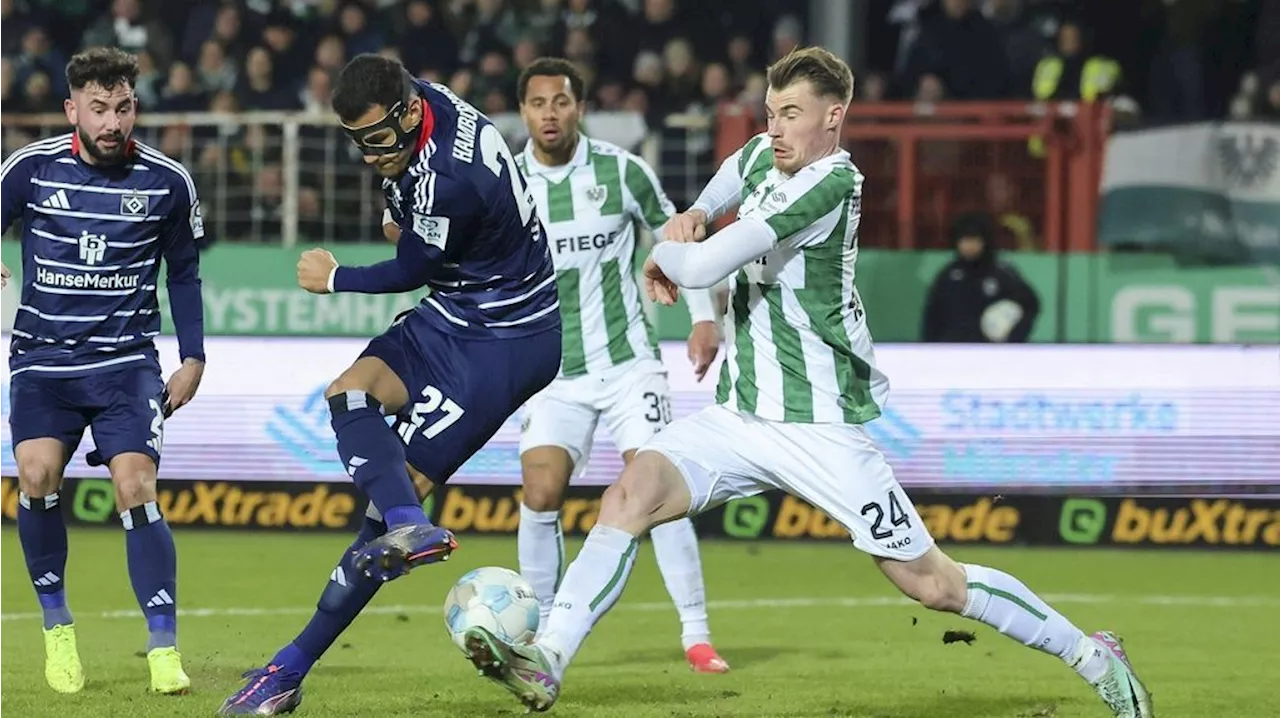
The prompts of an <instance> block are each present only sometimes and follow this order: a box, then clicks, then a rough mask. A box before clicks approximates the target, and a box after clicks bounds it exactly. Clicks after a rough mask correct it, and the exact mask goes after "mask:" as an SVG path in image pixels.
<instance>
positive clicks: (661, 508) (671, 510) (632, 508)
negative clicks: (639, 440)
mask: <svg viewBox="0 0 1280 718" xmlns="http://www.w3.org/2000/svg"><path fill="white" fill-rule="evenodd" d="M688 511H689V490H688V487H687V486H686V485H685V483H684V480H683V478H681V476H680V474H679V472H677V471H676V469H675V467H674V466H672V464H671V462H670V460H668V459H667V458H666V457H665V456H663V455H662V454H659V453H657V452H652V451H644V452H640V453H639V454H637V455H636V458H635V459H634V460H633V461H632V462H631V463H630V464H628V465H627V468H626V469H624V470H623V471H622V476H621V478H619V479H618V480H617V481H616V482H615V483H614V484H613V485H612V486H610V487H609V488H608V489H606V490H605V492H604V496H603V497H602V498H601V501H600V518H599V520H598V522H599V523H601V524H604V525H605V526H613V527H614V528H620V529H623V530H625V531H628V532H629V533H632V534H634V535H637V536H638V535H640V534H642V533H644V532H646V531H648V530H649V529H650V528H652V527H653V526H656V525H658V524H660V523H664V522H667V521H670V520H672V519H674V518H679V517H680V516H684V515H686V514H687V513H688Z"/></svg>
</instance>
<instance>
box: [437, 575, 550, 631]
mask: <svg viewBox="0 0 1280 718" xmlns="http://www.w3.org/2000/svg"><path fill="white" fill-rule="evenodd" d="M444 624H445V627H446V628H447V629H449V637H450V638H452V639H453V642H454V644H455V645H457V646H458V648H459V649H461V650H462V651H463V652H465V651H466V646H465V641H466V636H465V635H464V634H465V633H466V632H467V629H468V628H471V627H473V626H480V627H482V628H485V629H488V630H489V631H490V632H492V633H493V635H495V636H497V637H498V638H500V639H502V640H504V641H507V642H509V643H530V642H532V641H533V637H534V635H536V634H537V632H538V596H537V594H535V593H534V592H533V587H532V586H530V585H529V582H528V581H526V580H524V577H523V576H521V575H520V574H518V573H516V572H515V571H512V570H510V569H506V568H501V567H498V566H485V567H484V568H477V569H475V570H474V571H469V572H467V573H466V574H464V575H463V576H462V578H460V579H458V582H457V583H455V584H453V588H451V589H449V595H448V596H447V597H446V598H445V600H444Z"/></svg>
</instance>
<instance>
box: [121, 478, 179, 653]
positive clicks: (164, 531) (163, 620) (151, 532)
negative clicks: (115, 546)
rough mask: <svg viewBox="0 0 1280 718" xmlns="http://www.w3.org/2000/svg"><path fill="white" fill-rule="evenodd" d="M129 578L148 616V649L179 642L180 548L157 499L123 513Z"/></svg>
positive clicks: (144, 612)
mask: <svg viewBox="0 0 1280 718" xmlns="http://www.w3.org/2000/svg"><path fill="white" fill-rule="evenodd" d="M120 521H121V523H123V524H124V530H125V540H124V544H125V552H126V553H127V554H128V556H129V581H130V582H131V583H132V584H133V595H134V596H136V597H137V599H138V605H139V606H140V607H141V608H142V615H144V616H146V617H147V633H148V638H147V650H148V651H150V650H152V649H154V648H162V647H167V646H176V645H177V644H178V550H177V548H176V547H175V546H174V545H173V532H172V531H170V530H169V524H167V523H165V520H164V517H163V516H161V515H160V507H159V506H157V505H156V502H154V501H148V502H147V503H145V504H143V505H141V506H135V507H134V508H131V509H129V510H128V511H121V512H120Z"/></svg>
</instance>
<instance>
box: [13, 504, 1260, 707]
mask: <svg viewBox="0 0 1280 718" xmlns="http://www.w3.org/2000/svg"><path fill="white" fill-rule="evenodd" d="M0 536H2V539H0V543H2V545H0V558H2V559H3V561H2V562H0V570H2V573H0V576H2V577H3V584H2V585H0V598H2V600H0V610H2V613H3V621H2V622H0V626H2V628H3V634H2V637H3V642H2V644H0V679H2V680H0V695H2V699H0V700H2V710H3V713H4V714H5V715H7V716H11V717H13V718H35V717H38V716H50V717H54V716H57V717H58V718H80V717H83V716H109V717H112V718H115V717H118V716H120V717H123V716H127V717H129V718H133V717H143V716H156V717H159V716H163V717H165V718H172V717H182V716H211V715H213V714H214V712H215V711H216V710H217V708H218V706H219V704H220V703H221V702H222V700H223V699H224V698H225V697H226V696H227V695H229V694H230V693H231V692H232V691H234V690H235V689H236V688H238V687H239V685H240V680H239V675H240V673H241V672H242V671H244V670H247V669H249V668H252V667H255V666H258V665H261V663H262V662H263V661H265V660H266V659H267V658H269V657H270V656H271V655H272V653H273V652H274V651H275V650H276V649H277V648H278V647H279V646H280V645H282V644H283V643H284V642H286V641H288V640H289V639H290V638H292V636H293V635H294V633H295V632H296V631H297V630H298V629H299V628H301V626H302V624H303V622H304V621H305V620H306V618H307V617H308V616H309V615H310V612H311V608H312V606H314V603H315V600H316V598H317V597H318V595H319V593H320V591H321V589H322V588H323V586H324V582H325V579H326V578H327V575H328V572H329V571H330V569H331V567H332V566H333V564H334V563H335V562H336V561H337V558H338V554H339V553H340V552H341V551H342V549H343V548H344V547H345V546H346V541H347V540H346V538H345V537H342V536H338V535H332V534H328V535H323V534H293V535H282V534H247V533H218V532H202V531H193V530H180V531H179V532H178V533H177V540H178V546H179V588H180V590H181V595H180V605H181V607H182V609H183V611H184V614H183V617H182V618H181V619H180V622H179V635H180V639H179V647H180V649H181V650H182V653H183V656H184V659H185V664H186V667H187V671H188V672H189V673H190V674H191V676H192V679H193V681H194V688H193V692H192V693H191V694H190V695H187V696H181V697H160V696H151V695H148V694H147V693H146V686H147V665H146V660H145V658H144V657H143V654H142V650H143V649H144V648H145V644H146V634H145V628H144V624H143V623H142V620H141V618H140V617H139V614H138V613H137V607H136V603H135V601H134V597H133V594H132V591H131V589H130V587H129V580H128V576H127V574H126V572H125V568H124V561H125V555H124V540H123V535H122V532H120V531H116V530H101V529H90V530H73V531H72V535H71V562H70V566H69V568H68V574H69V575H68V581H67V583H68V586H69V588H68V591H69V598H70V603H71V608H72V610H73V612H74V613H75V615H76V624H77V632H78V635H79V641H80V652H81V658H82V659H83V660H84V663H85V672H86V675H87V677H88V682H87V685H86V687H85V690H84V692H83V693H81V694H78V695H75V696H60V695H57V694H55V693H53V692H52V691H51V690H50V689H49V688H48V687H47V686H46V685H45V683H44V678H43V644H42V641H41V637H40V622H39V617H38V608H37V603H36V600H35V597H34V596H33V595H32V590H31V587H30V583H29V579H28V578H27V575H26V569H25V566H24V564H23V559H22V552H21V548H20V547H19V544H18V537H17V534H16V532H15V531H14V530H13V529H12V528H6V529H5V530H4V531H3V532H2V533H0ZM460 540H461V544H462V545H461V548H460V549H459V551H458V553H457V554H456V555H455V557H454V559H453V560H451V561H449V562H448V563H446V564H442V565H439V566H428V567H424V568H422V569H419V570H417V571H415V572H414V573H413V574H412V575H410V576H408V577H405V578H403V579H401V580H398V581H395V582H394V583H392V584H390V585H388V586H387V587H385V588H384V590H383V591H382V592H381V593H380V594H379V595H378V597H377V598H376V599H375V601H374V603H373V605H372V606H371V611H370V612H369V613H368V614H366V615H365V616H362V617H361V618H360V619H359V620H358V621H357V622H356V623H355V624H354V625H353V626H352V627H351V629H350V630H349V631H348V632H347V634H346V635H345V636H343V637H342V638H340V639H339V641H338V644H337V645H335V647H334V648H333V650H332V651H331V652H330V653H329V654H328V655H327V656H325V658H324V659H323V660H322V661H321V663H320V664H318V665H317V667H316V668H315V669H314V670H313V671H312V674H311V676H310V677H309V678H308V679H307V682H306V684H305V699H304V701H303V703H302V706H301V708H299V711H298V713H297V714H296V715H298V716H300V718H306V717H307V716H316V717H319V716H337V717H344V716H351V717H355V716H386V717H387V718H391V717H401V716H404V717H407V716H415V717H416V716H447V717H450V718H454V717H463V716H514V715H519V714H521V713H523V710H522V709H521V708H520V706H518V705H517V704H516V703H515V701H514V700H513V699H512V698H510V697H509V696H508V695H507V694H506V693H505V692H503V691H501V690H500V689H499V688H497V687H496V686H493V685H491V684H489V683H488V682H487V681H484V680H483V679H480V678H478V677H477V676H476V675H475V673H474V671H473V670H472V669H471V666H470V664H469V663H467V662H466V660H465V659H464V658H463V657H462V655H461V653H459V651H458V650H457V649H456V648H455V647H454V646H453V644H452V643H451V642H450V641H449V639H448V636H447V634H446V632H445V629H444V624H443V620H442V618H441V614H440V604H441V602H442V601H443V599H444V595H445V593H446V592H447V590H448V588H449V586H450V585H451V583H452V582H453V580H454V579H456V578H457V577H458V576H460V575H462V574H463V573H464V572H466V571H467V570H470V569H471V568H474V567H476V566H483V565H504V566H511V567H514V566H515V565H516V556H515V539H514V537H508V538H479V537H474V536H463V537H462V538H461V539H460ZM576 552H577V546H576V544H575V545H574V546H572V547H571V549H570V551H569V555H570V556H572V555H575V554H576ZM954 554H955V555H956V556H957V557H958V558H960V559H961V560H965V561H972V562H979V563H986V564H990V565H993V566H998V567H1001V568H1003V569H1005V570H1008V571H1010V572H1012V573H1014V574H1015V575H1017V576H1019V577H1020V578H1022V579H1023V580H1024V581H1025V582H1026V583H1027V584H1028V585H1030V586H1031V587H1032V588H1033V589H1034V590H1036V591H1038V592H1040V593H1041V594H1042V595H1044V596H1046V597H1047V598H1049V599H1050V600H1051V601H1053V602H1054V604H1055V605H1056V606H1057V607H1058V608H1059V609H1060V610H1062V611H1063V612H1064V613H1066V615H1067V616H1068V617H1070V618H1072V619H1073V620H1074V621H1075V622H1076V623H1078V624H1079V625H1081V626H1082V627H1085V628H1087V629H1088V630H1095V629H1097V628H1104V627H1105V628H1112V629H1114V630H1116V631H1118V632H1119V633H1120V634H1121V635H1122V636H1123V637H1124V638H1125V639H1126V645H1127V647H1128V648H1129V650H1130V654H1131V656H1132V658H1133V660H1134V662H1135V665H1136V667H1137V669H1138V671H1139V672H1140V674H1141V675H1142V677H1143V679H1144V680H1145V681H1146V683H1147V685H1148V686H1149V687H1150V688H1151V689H1152V690H1153V692H1154V694H1155V705H1156V712H1157V715H1159V716H1161V717H1162V718H1164V717H1166V716H1167V717H1170V718H1178V717H1188V718H1200V717H1207V716H1220V715H1221V716H1227V715H1229V716H1232V717H1233V718H1248V717H1251V716H1258V717H1259V718H1260V717H1261V716H1274V715H1276V706H1277V703H1276V702H1275V701H1276V697H1275V689H1274V685H1273V681H1274V679H1275V675H1276V673H1275V670H1276V668H1275V667H1276V655H1277V651H1278V650H1280V649H1278V648H1277V646H1280V555H1277V554H1276V553H1275V552H1271V553H1218V552H1212V553H1211V552H1158V551H1109V550H1088V551H1072V550H1050V549H1025V548H995V549H978V548H965V549H956V550H955V551H954ZM651 555H652V554H651V552H648V551H645V552H644V553H643V554H642V556H641V559H640V561H639V562H638V563H637V566H636V571H635V573H634V574H633V576H632V579H631V584H630V586H629V587H628V590H627V593H626V594H625V595H624V597H623V599H622V601H621V602H620V603H619V605H618V607H617V608H616V609H615V610H614V612H613V613H612V614H610V615H609V616H608V617H607V618H606V619H605V620H604V621H603V622H602V623H601V625H600V626H599V627H598V628H597V630H596V631H595V632H594V633H593V634H592V636H591V637H590V638H589V639H588V641H587V644H586V647H585V648H584V649H583V651H582V653H581V654H580V655H579V658H578V661H577V662H576V663H575V664H574V666H573V667H572V668H571V670H570V672H569V674H568V676H567V680H566V682H565V689H564V693H563V698H562V699H561V701H560V703H559V704H558V705H557V706H556V707H555V708H554V709H553V712H552V715H560V716H564V717H565V718H571V717H583V718H585V717H587V716H590V717H592V718H595V717H604V718H608V717H617V718H624V717H625V718H657V717H658V716H663V717H668V716H678V717H682V718H683V717H692V716H699V717H711V716H753V717H754V716H812V717H814V718H838V717H844V716H847V717H854V716H856V717H858V718H979V717H982V718H987V717H990V718H1015V717H1026V718H1031V717H1037V718H1068V717H1071V716H1079V717H1080V718H1095V717H1097V718H1102V717H1104V716H1107V715H1109V714H1108V712H1107V711H1106V709H1105V708H1104V707H1103V706H1102V704H1101V703H1100V702H1099V701H1098V700H1097V699H1096V698H1095V697H1094V695H1093V693H1092V692H1091V691H1090V690H1089V689H1088V687H1087V686H1085V685H1084V683H1083V682H1082V681H1080V680H1079V679H1078V678H1077V677H1076V676H1075V675H1074V674H1073V673H1072V672H1071V671H1070V670H1069V669H1068V668H1067V667H1065V666H1064V665H1062V664H1061V662H1059V661H1058V660H1057V659H1055V658H1052V657H1050V656H1046V655H1043V654H1039V653H1037V652H1034V651H1032V650H1030V649H1027V648H1024V647H1022V646H1020V645H1018V644H1016V643H1014V642H1013V641H1010V640H1008V639H1006V638H1004V637H1002V636H1000V635H998V634H997V633H996V632H994V631H993V630H991V629H989V628H987V627H985V626H981V625H978V624H974V623H971V622H969V621H966V620H964V619H961V618H959V617H957V616H950V615H940V614H934V613H930V612H928V611H925V610H923V609H921V608H919V607H917V606H914V605H911V604H908V603H906V602H905V601H902V600H901V599H900V598H899V597H898V596H897V595H896V594H895V593H894V592H893V589H892V588H891V587H890V586H889V585H888V583H887V582H886V581H885V580H884V579H883V577H881V576H880V574H879V573H878V572H877V571H876V569H875V568H874V567H873V566H872V564H871V561H870V560H869V559H867V558H866V557H865V556H862V555H861V554H859V553H858V552H856V551H855V550H854V549H852V548H851V547H849V546H847V545H844V544H821V545H819V544H811V543H810V544H787V543H757V544H748V543H728V542H721V543H713V542H707V543H704V544H703V547H702V558H703V564H704V568H705V572H706V578H707V590H708V595H709V598H710V600H711V602H712V603H711V625H712V629H713V630H714V632H715V637H716V645H717V647H718V648H719V649H720V652H721V654H722V655H723V656H724V657H725V658H726V660H728V661H729V662H730V664H731V665H732V666H733V670H732V672H731V673H729V674H728V675H724V676H699V675H693V674H691V673H690V672H689V671H688V669H687V668H686V667H685V665H684V662H683V656H682V653H681V651H680V645H679V624H678V620H677V618H676V614H675V610H674V609H673V608H672V607H671V604H670V601H669V599H668V598H667V596H666V593H665V591H664V589H663V587H662V582H661V579H660V577H659V575H658V573H657V569H656V568H655V566H654V562H653V560H652V558H651ZM951 629H962V630H971V631H973V632H974V633H975V634H976V636H977V639H976V641H974V642H973V643H972V644H968V643H964V642H959V643H951V644H945V645H944V643H943V641H942V635H943V633H944V632H945V631H947V630H951Z"/></svg>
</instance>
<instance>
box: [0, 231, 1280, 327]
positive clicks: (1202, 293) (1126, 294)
mask: <svg viewBox="0 0 1280 718" xmlns="http://www.w3.org/2000/svg"><path fill="white" fill-rule="evenodd" d="M305 249H307V248H306V247H295V248H292V249H285V248H282V247H279V246H263V245H239V244H232V243H223V244H218V245H215V246H214V247H212V248H211V249H209V250H208V251H206V252H205V253H204V254H203V255H202V256H201V268H200V273H201V277H202V278H203V282H204V302H205V330H206V331H207V332H208V333H209V334H210V335H273V336H315V335H325V336H358V337H370V336H374V335H376V334H378V333H379V332H381V331H382V330H383V329H385V328H386V327H387V325H388V324H390V322H391V320H392V318H394V317H395V315H396V313H397V312H399V311H401V310H403V309H405V308H408V307H410V306H412V305H413V304H415V303H416V302H417V301H418V299H419V298H420V297H421V293H420V292H419V293H409V294H389V295H357V294H338V295H315V294H309V293H307V292H305V291H303V290H301V289H299V288H298V287H297V284H296V283H295V281H294V277H295V265H296V263H297V258H298V255H299V254H301V253H302V252H303V251H304V250H305ZM329 249H331V250H332V251H333V252H334V254H335V255H336V256H337V257H338V259H339V261H341V262H343V263H344V264H372V263H374V262H379V261H382V260H384V259H387V258H388V257H390V256H391V252H392V248H391V247H390V246H389V245H382V244H371V245H349V246H347V245H338V246H333V247H330V248H329ZM0 255H2V256H3V259H4V263H5V264H6V265H7V266H8V267H9V268H10V269H11V270H12V271H13V272H14V275H15V277H14V281H12V282H10V285H9V287H8V289H6V290H5V292H4V302H3V304H4V321H5V323H4V326H5V328H8V327H10V326H12V324H11V322H12V318H13V313H14V312H15V311H16V308H17V304H18V299H19V296H18V286H17V285H18V281H19V275H20V274H21V256H20V247H19V245H18V243H17V242H15V241H11V240H7V241H4V242H0ZM1004 256H1005V258H1006V260H1007V261H1009V262H1010V263H1012V264H1013V265H1015V266H1016V267H1017V268H1018V270H1019V271H1020V272H1021V273H1022V275H1023V276H1024V277H1025V278H1026V279H1027V281H1028V282H1029V283H1030V284H1031V286H1032V287H1034V288H1035V290H1036V292H1037V293H1038V294H1039V295H1040V301H1041V313H1040V318H1039V319H1038V321H1037V322H1036V327H1035V331H1034V332H1033V333H1032V337H1031V338H1032V341H1035V342H1055V341H1056V342H1144V343H1145V342H1174V343H1252V344H1280V271H1277V270H1276V269H1274V268H1267V267H1226V268H1220V267H1180V266H1178V265H1176V264H1175V263H1174V262H1173V260H1171V259H1169V258H1167V257H1164V256H1161V255H1147V254H1137V255H1123V254H1115V255H1108V254H1102V255H1050V254H1034V253H1008V254H1006V255H1004ZM949 257H950V255H949V254H948V253H947V252H943V251H930V252H898V251H885V250H865V251H863V252H861V253H860V254H859V255H858V268H857V270H858V274H857V284H858V290H859V293H860V294H861V295H862V300H863V303H864V304H865V305H866V308H867V316H868V321H869V322H870V328H871V333H872V336H874V337H875V339H876V340H877V341H880V342H912V341H918V340H919V337H920V317H921V314H922V312H923V309H924V299H925V295H926V293H927V292H928V288H929V285H930V283H931V282H932V281H933V278H934V276H935V275H936V274H937V273H938V271H939V270H940V269H941V268H942V266H943V265H945V264H946V263H947V261H948V259H949ZM160 301H161V306H162V309H164V310H165V331H166V332H169V331H172V324H171V323H170V320H169V315H168V308H167V301H168V297H167V296H166V293H165V292H164V291H161V292H160ZM655 323H656V325H657V330H658V334H659V337H660V338H662V339H681V338H683V337H685V336H687V334H688V331H689V316H688V313H687V312H686V311H685V309H684V308H683V306H677V307H658V308H656V310H655Z"/></svg>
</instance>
